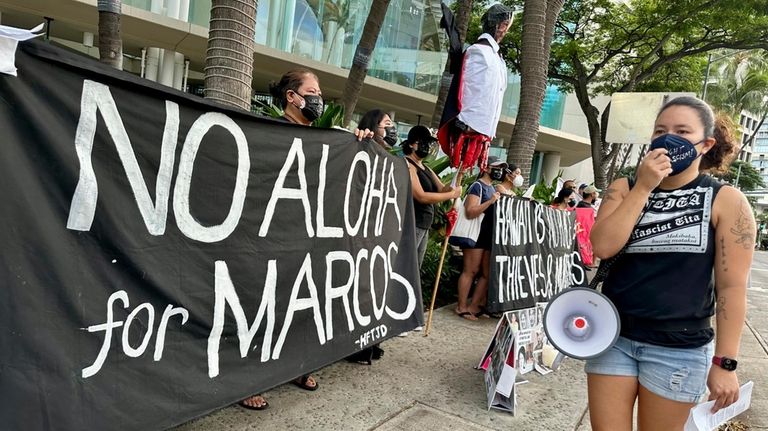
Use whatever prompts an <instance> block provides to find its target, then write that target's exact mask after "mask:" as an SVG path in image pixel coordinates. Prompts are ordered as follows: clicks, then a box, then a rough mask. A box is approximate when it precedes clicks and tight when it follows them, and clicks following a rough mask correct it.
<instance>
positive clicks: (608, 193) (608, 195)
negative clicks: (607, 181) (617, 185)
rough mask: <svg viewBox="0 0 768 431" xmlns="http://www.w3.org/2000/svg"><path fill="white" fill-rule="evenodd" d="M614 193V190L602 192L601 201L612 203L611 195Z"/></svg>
mask: <svg viewBox="0 0 768 431" xmlns="http://www.w3.org/2000/svg"><path fill="white" fill-rule="evenodd" d="M615 193H616V189H607V190H603V200H604V201H612V200H615V198H614V197H613V195H614V194H615Z"/></svg>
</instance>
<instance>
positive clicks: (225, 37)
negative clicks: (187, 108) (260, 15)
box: [205, 0, 258, 110]
mask: <svg viewBox="0 0 768 431" xmlns="http://www.w3.org/2000/svg"><path fill="white" fill-rule="evenodd" d="M257 6H258V1H257V0H245V1H243V0H213V2H212V4H211V24H210V29H209V31H208V51H207V57H206V59H205V98H206V99H211V100H215V101H216V102H219V103H222V104H224V105H230V106H236V107H238V108H242V109H246V110H250V109H251V85H252V80H253V44H254V35H255V30H256V8H257Z"/></svg>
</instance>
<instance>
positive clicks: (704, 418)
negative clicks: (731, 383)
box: [684, 382, 754, 431]
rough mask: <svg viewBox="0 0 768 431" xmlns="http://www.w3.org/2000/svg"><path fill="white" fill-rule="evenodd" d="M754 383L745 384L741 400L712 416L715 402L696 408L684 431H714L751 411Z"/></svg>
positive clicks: (740, 392)
mask: <svg viewBox="0 0 768 431" xmlns="http://www.w3.org/2000/svg"><path fill="white" fill-rule="evenodd" d="M753 386H754V384H753V383H752V382H747V383H744V384H743V385H742V386H741V388H740V389H739V400H738V401H736V402H735V403H733V404H731V405H730V406H728V407H725V408H723V409H720V410H719V411H718V412H717V413H714V414H712V406H714V405H715V402H714V401H707V402H706V403H701V404H698V405H696V406H694V407H693V408H692V409H691V413H690V414H689V415H688V421H687V422H686V423H685V428H684V431H712V430H714V429H716V428H717V427H719V426H720V425H722V424H723V423H725V422H726V421H729V420H731V419H733V418H735V417H736V416H738V415H740V414H741V413H744V412H745V411H747V409H749V405H750V403H751V402H752V387H753Z"/></svg>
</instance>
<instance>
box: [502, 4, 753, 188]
mask: <svg viewBox="0 0 768 431" xmlns="http://www.w3.org/2000/svg"><path fill="white" fill-rule="evenodd" d="M505 3H507V4H509V5H512V6H515V7H520V6H522V4H523V0H507V1H505ZM521 31H522V30H521V27H520V26H519V25H516V26H515V27H514V29H513V32H512V36H511V37H509V38H507V39H505V45H506V46H505V47H506V51H507V61H508V63H509V64H510V65H512V66H513V67H514V68H515V69H516V70H519V68H520V53H521V47H522V43H521V41H522V38H521ZM725 48H730V49H763V50H764V49H766V48H768V0H707V1H702V0H676V1H665V2H662V1H656V0H629V1H626V2H617V1H613V0H571V1H568V2H566V3H565V5H564V7H563V10H562V12H561V14H560V17H559V20H558V22H557V24H556V29H555V36H554V39H553V42H552V51H551V56H550V62H549V73H548V74H549V78H550V79H551V80H552V81H553V82H554V83H556V84H557V85H559V86H560V87H561V88H562V89H563V90H564V91H566V92H573V93H574V94H575V95H576V97H577V98H578V101H579V105H580V107H581V109H582V111H583V112H584V114H585V116H586V117H587V123H588V128H589V134H590V142H591V144H592V158H593V168H594V171H595V180H596V183H597V186H598V187H600V188H602V187H605V186H606V180H607V178H606V174H607V172H606V171H607V167H608V165H609V164H610V161H611V159H612V157H615V155H616V151H617V148H616V147H615V146H612V145H611V143H608V142H605V128H606V125H607V122H608V115H609V113H610V107H608V108H607V109H605V110H604V111H603V113H602V115H601V113H600V111H599V110H598V108H597V107H595V106H594V105H593V104H592V101H591V99H590V98H591V97H593V96H595V95H598V94H604V95H610V94H613V93H614V92H631V91H638V90H651V89H652V90H662V89H663V90H665V91H674V90H677V91H680V90H688V91H691V90H696V89H698V88H700V84H699V86H696V87H695V88H691V87H693V84H694V83H695V82H696V78H695V71H696V69H697V68H698V69H699V73H700V75H699V76H700V77H701V78H703V72H704V71H703V68H702V65H704V66H705V65H706V59H705V56H706V53H708V52H710V51H713V50H718V49H725ZM701 78H699V79H701ZM700 82H701V81H699V83H700Z"/></svg>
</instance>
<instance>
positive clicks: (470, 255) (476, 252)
mask: <svg viewBox="0 0 768 431" xmlns="http://www.w3.org/2000/svg"><path fill="white" fill-rule="evenodd" d="M506 168H507V164H506V163H504V162H502V161H501V160H499V159H498V158H497V157H494V156H488V163H487V167H486V170H485V171H482V172H481V173H480V176H479V177H478V179H477V181H475V183H474V184H472V185H471V186H470V187H469V190H468V191H467V196H466V199H465V200H464V211H465V214H466V216H467V218H468V219H473V218H477V217H480V214H485V216H484V217H483V221H482V222H481V224H480V235H478V237H477V241H476V243H475V247H474V248H463V249H461V251H462V253H463V255H464V267H463V269H462V271H461V275H460V276H459V283H458V284H459V286H458V291H459V292H458V296H459V297H458V304H457V306H456V310H455V311H456V314H458V315H459V316H460V317H463V318H465V319H467V320H477V318H478V316H480V317H489V316H488V313H487V312H486V311H485V303H486V300H487V294H488V279H489V274H490V268H491V267H490V264H491V263H490V262H491V239H492V233H493V211H494V206H493V205H494V204H495V203H496V201H497V200H498V199H499V197H501V194H500V193H499V192H497V191H496V189H495V188H494V187H493V183H492V181H493V180H492V177H491V175H492V173H493V176H494V177H498V178H499V179H501V176H503V175H504V169H506ZM475 278H477V283H475V291H474V293H473V294H472V298H471V299H470V298H469V291H470V289H471V288H472V284H473V283H474V282H475Z"/></svg>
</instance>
